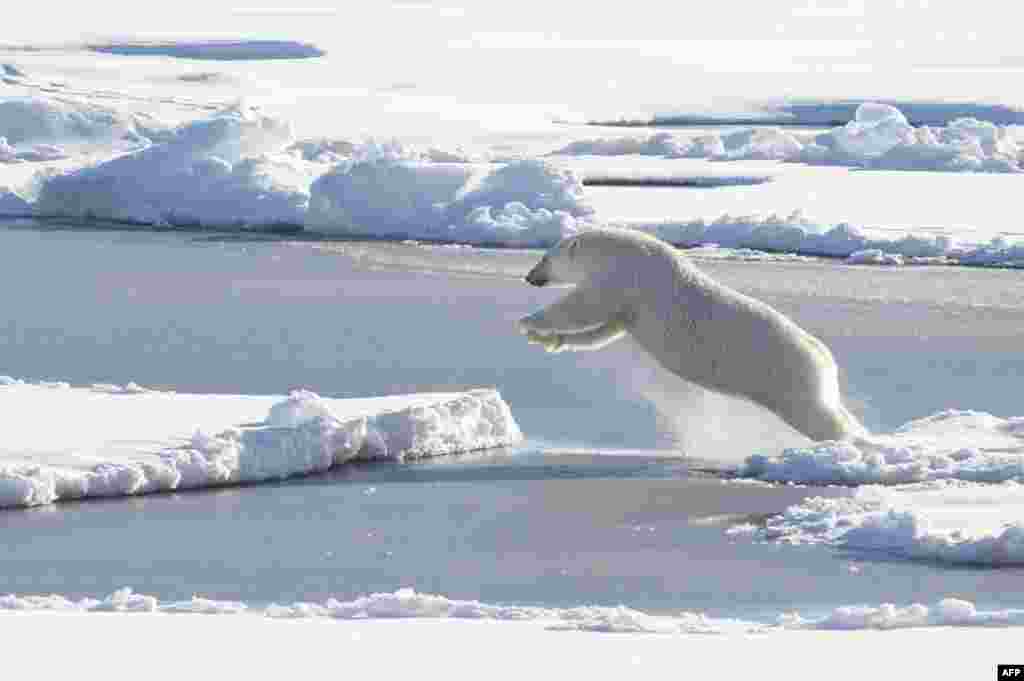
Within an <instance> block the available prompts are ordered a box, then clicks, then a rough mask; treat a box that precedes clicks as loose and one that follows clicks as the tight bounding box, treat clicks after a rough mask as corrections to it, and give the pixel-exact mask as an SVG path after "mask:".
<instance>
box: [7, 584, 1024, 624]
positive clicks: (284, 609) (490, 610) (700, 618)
mask: <svg viewBox="0 0 1024 681" xmlns="http://www.w3.org/2000/svg"><path fill="white" fill-rule="evenodd" d="M3 611H9V612H23V613H24V612H65V613H68V612H78V613H89V612H122V613H154V612H157V613H173V614H221V615H239V614H245V613H247V614H250V615H257V616H259V615H261V616H262V617H263V618H265V619H269V620H308V619H333V620H343V621H344V620H349V621H358V622H366V621H372V620H485V621H486V620H490V621H497V622H506V623H507V622H531V621H532V622H537V623H538V624H539V625H541V626H542V627H543V628H544V629H545V630H547V631H554V632H558V631H590V632H603V633H618V634H638V633H643V634H668V635H675V636H679V635H690V634H715V635H720V636H735V635H741V634H749V633H757V634H762V635H765V634H768V635H771V634H775V635H780V634H781V635H785V634H786V632H787V631H790V630H797V629H802V630H813V629H817V630H829V629H834V630H847V631H851V630H862V629H886V630H891V629H908V628H921V627H943V626H958V627H992V626H998V627H1015V626H1022V625H1024V610H978V609H977V607H976V606H975V604H974V603H972V602H970V601H965V600H961V599H956V598H945V599H942V600H941V601H939V602H938V603H936V604H935V605H933V606H930V607H929V606H926V605H922V604H920V603H913V604H911V605H908V606H904V607H898V606H896V605H894V604H892V603H883V604H881V605H878V606H864V605H858V606H841V607H838V608H836V609H834V610H833V611H832V612H830V613H828V614H827V615H825V616H823V617H808V618H805V617H803V616H801V615H800V614H799V613H793V612H790V613H780V614H779V615H777V616H776V617H775V619H774V621H773V622H770V623H764V622H755V621H747V620H741V619H729V618H716V617H709V616H707V615H705V614H703V613H693V612H681V613H678V614H675V615H649V614H647V613H644V612H640V611H638V610H633V609H632V608H628V607H626V606H623V605H619V606H595V605H584V606H576V607H571V608H553V607H551V608H548V607H540V606H518V605H491V604H487V603H481V602H480V601H475V600H458V599H450V598H448V597H446V596H441V595H435V594H425V593H418V592H416V591H415V590H413V589H410V588H401V589H398V590H396V591H394V592H390V593H386V592H385V593H374V594H370V595H367V596H361V597H359V598H356V599H354V600H351V601H338V600H336V599H333V598H331V599H328V600H327V601H326V602H324V603H306V602H298V603H292V604H290V605H278V604H276V603H272V604H270V605H269V606H267V607H266V608H256V607H252V606H250V605H248V604H246V603H240V602H235V601H217V600H211V599H207V598H202V597H199V596H193V597H192V598H191V599H190V600H188V601H169V602H161V601H160V600H159V599H158V598H156V597H155V596H147V595H144V594H137V593H135V592H134V591H133V590H132V589H131V588H130V587H124V588H122V589H119V590H118V591H116V592H114V593H112V594H110V595H109V596H107V597H105V598H103V599H101V600H97V599H94V598H82V599H80V600H72V599H68V598H66V597H64V596H60V595H56V594H51V595H48V596H32V595H29V596H19V595H15V594H8V595H6V596H0V613H3ZM6 616H7V617H10V615H6ZM0 626H3V625H2V624H0Z"/></svg>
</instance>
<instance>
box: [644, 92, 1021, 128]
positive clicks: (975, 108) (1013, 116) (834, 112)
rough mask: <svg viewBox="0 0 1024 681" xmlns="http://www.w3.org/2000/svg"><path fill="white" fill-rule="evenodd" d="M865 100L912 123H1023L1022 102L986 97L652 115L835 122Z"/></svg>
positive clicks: (691, 120)
mask: <svg viewBox="0 0 1024 681" xmlns="http://www.w3.org/2000/svg"><path fill="white" fill-rule="evenodd" d="M864 104H883V105H885V106H889V107H893V108H897V109H900V110H901V111H903V112H904V114H905V115H906V117H907V118H908V119H910V122H911V123H912V124H913V125H917V126H923V125H931V126H942V125H949V123H951V122H952V121H954V120H956V119H958V118H977V119H979V120H983V121H989V122H992V123H997V124H999V125H1019V124H1021V123H1024V109H1022V108H1021V107H1020V106H1016V105H1012V104H1006V103H999V102H991V101H989V102H986V101H984V100H973V101H971V100H962V101H956V100H929V99H922V98H916V99H891V98H885V99H880V100H870V99H852V98H849V99H813V98H807V97H804V98H796V99H791V100H788V101H781V102H779V101H776V102H762V103H756V102H751V103H748V104H747V105H745V106H744V105H742V104H741V105H740V106H738V107H736V109H737V110H735V111H732V112H729V111H725V110H723V111H721V112H715V113H684V112H664V113H658V114H655V115H654V116H652V117H650V120H649V121H636V122H638V123H639V122H646V123H652V122H653V123H654V124H661V125H666V124H673V125H683V124H687V125H727V124H739V125H752V124H758V125H779V124H786V125H801V126H833V125H835V124H836V122H837V121H848V120H850V119H852V118H853V117H854V116H855V115H856V112H857V109H859V108H860V107H861V106H862V105H864Z"/></svg>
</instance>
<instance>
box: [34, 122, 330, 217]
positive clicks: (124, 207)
mask: <svg viewBox="0 0 1024 681" xmlns="http://www.w3.org/2000/svg"><path fill="white" fill-rule="evenodd" d="M291 141H292V130H291V126H290V124H288V123H287V122H285V121H282V120H279V119H276V118H273V117H270V116H267V115H264V114H261V113H259V112H257V111H255V110H253V109H246V108H242V107H235V108H231V109H227V110H225V111H222V112H220V113H219V114H217V115H214V116H212V117H210V118H206V119H201V120H198V121H194V122H192V123H188V124H186V125H184V126H182V127H180V128H178V129H177V130H175V131H174V134H173V135H172V136H171V138H170V139H169V140H168V141H166V142H163V143H161V144H156V145H154V146H151V147H148V148H146V149H143V150H141V151H138V152H135V153H132V154H128V155H126V156H121V157H118V158H115V159H113V160H110V161H107V162H106V163H101V164H99V165H96V166H91V167H86V168H81V169H78V170H73V171H71V172H68V173H65V174H60V175H55V176H52V177H49V178H46V179H45V180H43V182H42V186H41V188H40V191H39V198H38V200H37V201H36V204H35V210H36V212H37V213H39V214H42V215H57V216H64V217H78V218H90V219H95V218H100V219H108V220H117V221H125V222H134V223H141V224H160V225H164V224H166V225H179V226H198V225H206V226H210V225H219V226H229V225H236V226H266V225H281V224H289V225H301V224H302V220H303V216H304V212H305V208H306V204H307V202H308V199H309V197H308V193H307V189H306V188H307V187H308V185H309V182H310V181H311V179H312V175H311V173H312V171H311V170H310V169H308V168H307V167H305V166H304V165H303V163H302V162H301V161H299V160H298V159H295V158H294V157H293V156H291V155H287V154H283V153H277V154H275V153H274V152H279V151H280V150H281V149H283V148H284V147H285V146H286V145H288V144H290V143H291Z"/></svg>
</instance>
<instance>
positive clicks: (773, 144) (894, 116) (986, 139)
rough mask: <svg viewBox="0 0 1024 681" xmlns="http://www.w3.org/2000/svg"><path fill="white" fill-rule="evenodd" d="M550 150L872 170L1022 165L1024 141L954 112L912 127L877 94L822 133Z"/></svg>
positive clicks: (663, 138)
mask: <svg viewBox="0 0 1024 681" xmlns="http://www.w3.org/2000/svg"><path fill="white" fill-rule="evenodd" d="M553 153H554V154H558V155H578V154H591V155H606V156H618V155H627V154H641V155H649V156H664V157H667V158H707V159H711V160H718V161H736V160H776V161H797V162H803V163H809V164H816V165H841V166H853V167H859V168H870V169H877V170H931V171H976V172H997V173H1016V172H1020V171H1021V167H1020V158H1021V149H1020V148H1019V146H1018V144H1017V138H1016V136H1015V134H1014V133H1013V131H1012V129H1011V128H1010V127H1007V126H1005V125H1003V126H1000V125H997V124H995V123H992V122H990V121H987V120H978V119H976V118H956V119H953V120H950V121H949V122H948V123H946V124H944V125H940V126H938V127H931V126H927V125H926V126H921V127H916V128H915V127H913V126H912V125H911V124H910V122H909V121H908V120H907V118H906V116H905V115H904V113H903V112H902V111H900V110H899V109H898V108H896V107H894V106H890V105H888V104H881V103H875V102H865V103H863V104H861V105H860V106H858V107H857V109H856V111H854V112H853V119H852V120H850V121H849V122H848V123H845V124H843V125H841V126H838V127H835V128H832V129H831V130H829V131H827V132H824V133H820V134H813V133H806V132H797V131H794V130H786V129H782V128H778V127H776V128H772V127H763V128H749V129H745V130H744V129H741V130H732V131H725V132H718V133H710V134H704V135H697V136H693V135H678V136H677V135H674V134H672V133H668V132H658V133H655V134H653V135H651V136H649V137H646V138H644V137H620V138H611V139H609V138H598V139H591V140H577V141H574V142H571V143H570V144H568V145H567V146H565V147H562V148H561V149H558V150H557V151H555V152H553Z"/></svg>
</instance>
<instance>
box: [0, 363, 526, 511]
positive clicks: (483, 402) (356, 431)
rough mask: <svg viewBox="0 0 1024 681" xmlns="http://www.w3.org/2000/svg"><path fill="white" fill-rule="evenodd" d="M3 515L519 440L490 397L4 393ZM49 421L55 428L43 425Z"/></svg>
mask: <svg viewBox="0 0 1024 681" xmlns="http://www.w3.org/2000/svg"><path fill="white" fill-rule="evenodd" d="M0 413H3V414H4V422H5V424H6V425H5V428H4V433H3V435H2V438H0V507H9V506H38V505H43V504H50V503H54V502H57V501H62V500H66V499H77V498H84V497H96V496H123V495H131V494H144V493H149V492H158V491H166V490H173V489H185V488H196V487H208V486H213V485H225V484H237V483H241V482H257V481H263V480H277V479H282V478H286V477H290V476H294V475H303V474H308V473H315V472H321V471H325V470H327V469H329V468H330V467H332V466H334V465H337V464H341V463H345V462H348V461H354V460H365V459H389V460H397V461H401V460H404V459H415V458H420V457H429V456H440V455H445V454H454V453H458V452H465V451H470V450H477V449H485V448H491V447H499V446H505V445H510V444H513V443H515V442H517V441H518V440H519V439H520V438H521V434H520V432H519V428H518V426H517V425H516V422H515V420H514V419H513V417H512V414H511V412H510V411H509V408H508V405H507V404H505V402H504V401H503V400H502V399H501V397H500V395H498V393H497V392H495V391H493V390H473V391H469V392H465V393H426V394H420V395H408V396H396V397H379V398H367V399H353V400H337V399H326V398H321V397H319V396H317V395H316V394H314V393H311V392H308V391H296V392H293V393H292V394H291V395H289V396H287V397H284V398H281V397H251V396H241V395H238V396H225V395H185V394H175V393H167V392H160V391H151V390H145V389H143V388H140V387H139V386H136V385H134V384H128V385H127V386H114V385H108V384H98V385H96V386H93V387H91V388H71V387H68V386H67V385H66V384H63V383H40V384H26V383H22V382H18V381H16V380H14V379H10V378H9V377H4V380H3V381H0ZM55 419H59V420H60V422H61V428H59V429H54V428H52V427H51V425H50V424H52V423H53V422H54V420H55Z"/></svg>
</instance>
